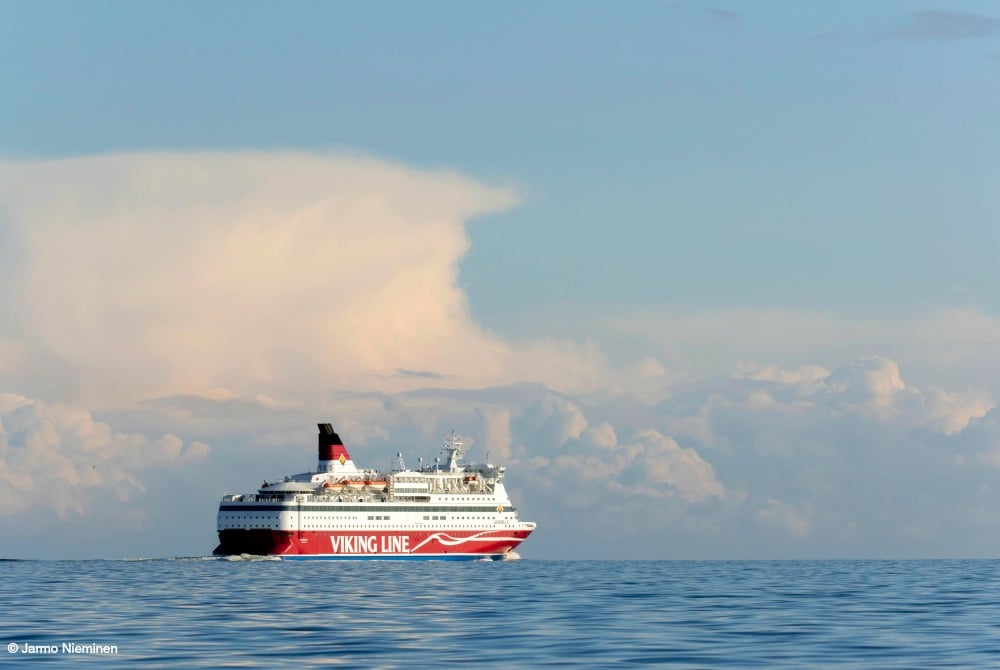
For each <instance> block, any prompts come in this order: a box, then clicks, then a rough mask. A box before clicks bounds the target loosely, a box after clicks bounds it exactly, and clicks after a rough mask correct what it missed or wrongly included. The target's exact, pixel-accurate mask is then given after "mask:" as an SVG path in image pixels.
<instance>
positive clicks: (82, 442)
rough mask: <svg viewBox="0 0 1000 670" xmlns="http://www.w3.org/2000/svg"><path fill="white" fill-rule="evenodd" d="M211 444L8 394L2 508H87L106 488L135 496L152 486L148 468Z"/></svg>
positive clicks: (181, 462)
mask: <svg viewBox="0 0 1000 670" xmlns="http://www.w3.org/2000/svg"><path fill="white" fill-rule="evenodd" d="M208 452H209V447H208V445H206V444H204V443H202V442H198V441H192V442H190V443H189V444H188V445H187V446H185V445H184V443H183V442H182V441H181V440H180V439H179V438H178V437H176V436H175V435H172V434H166V435H163V436H162V437H160V438H159V439H156V440H150V439H149V438H147V437H146V436H145V435H141V434H135V433H132V434H126V433H118V432H114V431H112V430H111V427H110V426H109V425H108V424H106V423H102V422H99V421H95V420H94V419H93V417H92V416H91V414H90V413H89V412H87V411H86V410H82V409H79V408H75V407H70V406H67V405H62V404H48V403H45V402H42V401H39V400H35V399H32V398H27V397H25V396H21V395H17V394H10V393H6V394H0V515H4V516H13V515H20V514H22V513H23V512H24V511H25V510H28V509H32V508H36V509H37V508H45V509H54V510H55V511H56V512H57V513H58V514H59V515H60V516H61V517H63V518H66V517H72V516H74V515H85V514H87V513H88V512H92V511H94V510H92V509H91V505H92V503H93V502H94V500H95V495H96V494H98V493H99V492H102V491H112V492H114V495H115V497H116V498H117V500H119V501H128V500H130V499H132V498H133V497H134V496H136V495H141V494H143V493H145V491H146V488H145V486H144V484H143V481H142V479H141V477H142V476H143V474H142V472H143V471H144V470H149V469H156V468H164V467H181V466H187V465H190V464H193V463H197V462H199V461H202V460H204V458H205V457H206V456H207V454H208Z"/></svg>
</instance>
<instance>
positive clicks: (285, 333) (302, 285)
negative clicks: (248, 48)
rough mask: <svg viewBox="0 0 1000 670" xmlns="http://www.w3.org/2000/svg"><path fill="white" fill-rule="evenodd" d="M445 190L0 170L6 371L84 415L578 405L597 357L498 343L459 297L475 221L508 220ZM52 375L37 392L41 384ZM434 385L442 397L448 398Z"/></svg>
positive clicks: (373, 182) (284, 161)
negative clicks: (392, 405) (418, 401)
mask: <svg viewBox="0 0 1000 670" xmlns="http://www.w3.org/2000/svg"><path fill="white" fill-rule="evenodd" d="M517 197H518V196H517V194H516V193H515V192H514V191H512V190H511V189H507V188H497V187H490V186H485V185H483V184H480V183H478V182H475V181H473V180H470V179H467V178H465V177H461V176H459V175H457V174H454V173H450V172H443V171H428V170H423V171H422V170H416V169H411V168H405V167H401V166H398V165H393V164H389V163H386V162H383V161H378V160H374V159H369V158H359V157H351V156H335V155H324V154H304V153H292V152H289V153H276V154H265V153H256V152H243V153H191V154H179V153H160V154H120V155H110V156H97V157H86V158H72V159H64V160H47V161H18V162H7V163H0V204H2V206H3V207H4V209H5V211H6V213H7V223H6V225H7V226H8V227H9V229H10V235H9V237H10V239H11V240H12V244H11V245H10V246H9V248H7V249H6V253H5V254H4V256H5V258H4V259H2V260H5V261H9V263H7V265H6V266H7V267H9V268H14V267H15V264H13V262H14V261H15V260H18V261H19V262H18V263H17V264H16V270H13V269H11V270H8V272H10V273H11V274H12V275H13V276H12V277H10V279H11V283H12V285H15V286H16V287H17V290H16V292H14V294H13V295H12V296H11V303H10V307H11V309H10V310H9V313H8V314H7V315H6V322H5V323H0V328H2V329H4V330H6V331H7V332H6V333H3V332H0V335H2V336H3V337H4V340H3V342H2V343H0V344H2V347H0V365H3V366H4V368H5V369H12V370H14V371H15V372H17V373H18V375H19V378H20V379H30V378H34V379H39V378H42V377H53V378H58V382H57V383H55V384H53V385H52V387H51V388H48V389H45V393H41V395H44V396H45V397H52V396H55V395H58V394H63V395H64V396H68V398H67V399H70V400H72V399H79V400H85V401H86V402H88V403H94V402H105V403H108V402H128V401H134V400H136V399H141V398H147V397H151V396H159V395H171V394H183V393H204V392H205V391H206V390H208V389H223V390H229V391H232V392H235V393H240V394H243V395H246V394H254V393H266V394H269V395H276V396H281V395H283V394H286V393H288V392H292V391H302V390H310V389H312V390H316V389H321V388H334V387H342V388H352V389H359V390H365V389H376V388H378V389H382V390H404V389H406V388H415V387H417V386H418V385H425V384H427V383H428V382H431V381H434V380H439V381H440V380H447V383H448V384H449V385H450V386H452V387H460V388H461V387H464V388H469V387H478V386H484V385H491V384H496V383H509V382H514V381H523V380H533V381H539V382H544V383H546V384H548V385H550V386H552V387H553V388H564V389H570V388H578V387H580V386H581V385H587V384H593V383H594V380H595V379H597V377H598V376H599V374H600V372H599V370H600V368H601V366H602V361H601V357H600V353H599V352H598V351H596V350H594V349H588V348H586V347H581V346H579V345H574V344H569V343H566V342H558V341H553V340H546V341H535V342H525V343H509V342H506V341H504V340H502V339H500V338H499V337H497V336H495V335H493V334H491V333H489V332H487V331H486V330H484V329H483V328H482V327H480V326H479V325H478V324H476V323H475V322H474V321H473V320H472V319H471V318H470V317H469V315H468V308H467V299H466V296H465V294H464V292H463V291H462V290H461V289H460V287H459V286H458V283H457V276H458V263H459V261H460V260H461V258H462V256H463V254H464V253H465V251H466V250H467V248H468V239H467V237H466V235H465V229H464V225H465V223H466V222H467V221H468V220H469V219H470V218H472V217H475V216H477V215H481V214H485V213H489V212H494V211H498V210H501V209H504V208H506V207H509V206H511V205H512V204H513V203H515V202H516V201H517ZM43 372H44V373H45V374H40V373H43ZM442 383H443V381H442Z"/></svg>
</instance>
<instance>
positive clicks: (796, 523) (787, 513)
mask: <svg viewBox="0 0 1000 670" xmlns="http://www.w3.org/2000/svg"><path fill="white" fill-rule="evenodd" d="M754 514H755V517H756V519H757V521H758V522H759V523H760V524H761V525H762V526H764V527H765V528H769V529H772V530H778V531H780V532H785V533H789V534H790V535H793V536H795V537H799V538H801V537H805V536H806V535H808V534H809V528H810V525H809V520H808V519H807V518H806V517H805V516H804V515H802V514H800V513H799V512H797V511H795V510H794V509H792V508H791V507H789V506H788V505H786V504H784V503H782V502H781V501H779V500H775V499H774V498H771V497H768V498H767V499H766V504H765V505H764V506H762V507H761V508H760V509H758V510H757V511H756V512H755V513H754Z"/></svg>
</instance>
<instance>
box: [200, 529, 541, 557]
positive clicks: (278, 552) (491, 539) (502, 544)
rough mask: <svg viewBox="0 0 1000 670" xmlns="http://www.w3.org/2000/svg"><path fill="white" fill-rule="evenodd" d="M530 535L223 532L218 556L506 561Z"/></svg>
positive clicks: (491, 532) (499, 532)
mask: <svg viewBox="0 0 1000 670" xmlns="http://www.w3.org/2000/svg"><path fill="white" fill-rule="evenodd" d="M530 534H531V531H530V530H524V529H517V530H509V529H506V528H502V529H494V530H482V531H476V530H412V531H348V532H343V531H333V530H331V531H302V532H297V531H277V530H267V529H263V528H259V529H253V530H222V531H219V542H220V544H219V546H218V547H216V549H215V552H214V553H215V554H216V555H223V556H226V555H236V554H252V555H260V556H307V555H333V556H401V555H412V556H419V555H421V554H435V555H438V554H483V555H501V554H506V553H508V552H510V551H512V550H513V549H514V548H515V547H517V546H518V545H519V544H521V542H523V541H524V540H525V539H526V538H527V537H528V535H530Z"/></svg>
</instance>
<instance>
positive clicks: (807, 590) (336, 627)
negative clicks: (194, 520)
mask: <svg viewBox="0 0 1000 670" xmlns="http://www.w3.org/2000/svg"><path fill="white" fill-rule="evenodd" d="M0 642H3V644H4V646H5V647H7V651H6V652H0V653H4V654H5V655H4V656H2V657H0V663H3V662H7V663H13V664H14V665H17V667H33V666H35V665H39V664H40V665H44V666H45V667H54V666H59V665H74V666H79V665H81V664H83V665H89V666H91V667H122V668H126V667H136V666H139V667H150V668H155V667H192V668H219V667H265V668H276V667H281V666H284V667H328V666H336V667H342V668H421V667H441V666H451V667H461V668H468V667H490V668H498V667H499V668H512V667H543V666H570V667H573V666H581V667H583V666H591V667H611V666H619V665H625V666H628V665H631V666H636V667H648V666H656V667H726V668H731V667H767V668H771V667H794V668H800V667H833V666H853V667H859V668H869V667H901V668H902V667H906V668H910V667H941V666H952V667H984V666H994V667H996V666H1000V561H986V560H982V561H946V560H939V561H775V562H771V561H760V562H758V561H735V562H726V561H706V562H700V561H662V562H660V561H652V562H613V561H534V560H521V561H505V562H498V563H493V562H474V563H444V562H418V563H395V562H376V561H372V562H357V563H354V562H325V561H317V562H304V563H299V562H287V563H286V562H280V561H232V560H224V559H173V560H137V561H2V562H0ZM74 642H75V643H80V644H106V645H114V646H115V647H117V654H113V655H94V654H89V653H63V651H62V648H61V645H62V644H63V643H74ZM27 645H34V647H27ZM43 645H45V646H48V645H54V646H55V647H59V651H58V652H57V653H49V652H48V651H44V649H45V648H46V647H44V646H43ZM15 647H16V649H15ZM40 648H41V649H42V650H43V651H39V649H40ZM26 649H30V650H33V651H31V652H26V651H25V650H26ZM12 650H13V653H11V651H12Z"/></svg>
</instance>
